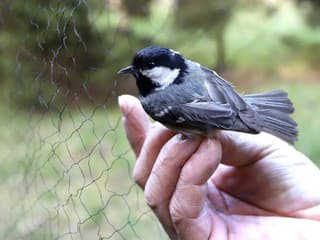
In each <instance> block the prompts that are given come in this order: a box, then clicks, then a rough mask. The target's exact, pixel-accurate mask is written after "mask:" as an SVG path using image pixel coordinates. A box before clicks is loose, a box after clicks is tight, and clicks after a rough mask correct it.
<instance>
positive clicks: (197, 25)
mask: <svg viewBox="0 0 320 240" xmlns="http://www.w3.org/2000/svg"><path fill="white" fill-rule="evenodd" d="M234 7H235V1H234V0H225V1H224V0H218V1H210V0H204V1H193V0H184V1H177V8H176V22H177V24H178V26H181V27H183V28H186V29H189V30H191V31H194V30H195V29H203V30H204V31H206V32H208V33H209V34H212V36H213V38H214V40H215V42H216V49H217V54H216V63H215V64H216V66H215V68H216V69H217V68H218V69H220V70H223V69H224V68H225V67H226V65H227V63H226V52H225V41H224V35H225V30H226V28H227V25H228V22H229V20H230V18H231V16H232V12H233V10H234Z"/></svg>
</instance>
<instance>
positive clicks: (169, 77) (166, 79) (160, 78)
mask: <svg viewBox="0 0 320 240" xmlns="http://www.w3.org/2000/svg"><path fill="white" fill-rule="evenodd" d="M179 73H180V69H178V68H175V69H170V68H168V67H154V68H152V69H148V70H142V71H141V74H142V75H144V76H146V77H148V78H150V79H151V80H152V81H153V82H155V83H158V84H159V85H160V87H159V88H157V89H164V88H166V87H167V86H169V85H170V84H171V83H173V82H174V80H176V78H177V77H178V76H179Z"/></svg>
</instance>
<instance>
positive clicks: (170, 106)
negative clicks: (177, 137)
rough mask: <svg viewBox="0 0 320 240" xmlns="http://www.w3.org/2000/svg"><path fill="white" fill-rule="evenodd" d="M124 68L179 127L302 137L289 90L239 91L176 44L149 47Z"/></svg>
mask: <svg viewBox="0 0 320 240" xmlns="http://www.w3.org/2000/svg"><path fill="white" fill-rule="evenodd" d="M118 73H119V74H132V75H133V76H134V77H135V79H136V84H137V87H138V89H139V94H140V96H139V98H140V101H141V103H142V106H143V108H144V110H145V111H146V112H147V113H148V114H149V115H150V116H151V117H152V118H153V119H154V120H156V121H159V122H161V123H162V124H164V125H165V126H167V127H168V128H170V129H173V130H175V131H177V132H180V133H183V134H186V135H204V136H208V137H210V136H212V135H213V134H214V132H215V131H216V130H217V129H223V130H232V131H240V132H246V133H259V132H261V131H265V132H268V133H271V134H273V135H275V136H277V137H279V138H281V139H283V140H285V141H287V142H289V143H293V142H294V141H296V139H297V134H298V132H297V129H296V127H297V124H296V122H295V121H294V120H292V119H291V118H290V116H289V115H290V114H291V113H293V111H294V108H293V106H292V103H291V101H290V100H289V99H288V95H287V93H286V92H285V91H283V90H275V91H271V92H266V93H260V94H250V95H239V94H238V93H237V92H236V91H235V90H234V88H233V87H232V85H231V84H230V83H229V82H227V81H226V80H224V79H223V78H222V77H220V76H219V75H218V74H217V73H216V72H214V71H212V70H210V69H208V68H206V67H203V66H201V65H200V64H199V63H196V62H193V61H190V60H188V59H185V58H184V57H183V56H182V55H181V54H180V53H179V52H176V51H174V50H172V49H169V48H164V47H158V46H149V47H146V48H144V49H142V50H140V51H138V52H137V53H136V55H135V56H134V58H133V61H132V64H131V65H130V66H128V67H126V68H123V69H122V70H120V71H119V72H118Z"/></svg>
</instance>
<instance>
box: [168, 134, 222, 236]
mask: <svg viewBox="0 0 320 240" xmlns="http://www.w3.org/2000/svg"><path fill="white" fill-rule="evenodd" d="M220 160H221V145H220V143H219V141H218V140H217V139H205V140H203V141H202V143H201V145H200V147H199V148H198V150H197V151H196V152H195V153H194V154H193V155H192V157H191V158H190V159H189V160H188V161H187V162H186V163H185V165H184V166H183V168H182V170H181V173H180V178H179V180H178V183H177V186H176V189H175V191H174V193H173V195H172V198H171V201H170V207H169V209H170V216H171V219H172V221H173V224H174V227H175V230H176V232H177V233H178V235H179V236H181V239H208V236H209V235H210V232H211V229H210V227H209V226H210V224H208V223H209V222H210V221H211V219H212V216H210V215H209V214H208V213H209V212H212V209H210V211H208V209H207V208H212V207H213V206H208V202H207V201H206V199H207V194H208V190H207V182H208V179H209V178H210V177H211V176H212V174H213V173H214V171H215V170H216V169H217V167H218V165H219V163H220Z"/></svg>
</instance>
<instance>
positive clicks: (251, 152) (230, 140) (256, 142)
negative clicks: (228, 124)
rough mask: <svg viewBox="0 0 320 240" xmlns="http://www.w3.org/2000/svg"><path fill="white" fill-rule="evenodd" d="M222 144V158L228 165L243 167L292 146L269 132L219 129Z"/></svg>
mask: <svg viewBox="0 0 320 240" xmlns="http://www.w3.org/2000/svg"><path fill="white" fill-rule="evenodd" d="M217 136H218V138H219V140H220V142H221V145H222V160H221V162H222V163H223V164H226V165H230V166H234V167H241V166H245V165H248V164H251V163H254V162H256V161H257V160H259V159H263V158H264V157H265V156H267V155H269V154H270V153H272V152H274V151H276V150H278V149H280V148H282V149H287V150H289V149H292V146H290V145H289V144H287V143H286V142H284V141H282V140H281V139H279V138H277V137H275V136H273V135H271V134H268V133H264V132H262V133H260V134H248V133H241V132H232V131H219V132H218V134H217Z"/></svg>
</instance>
